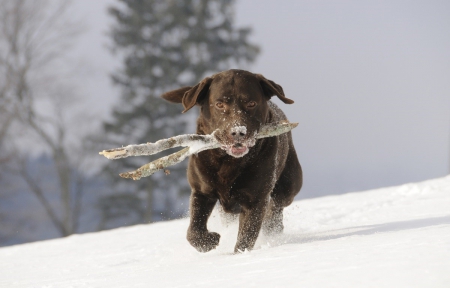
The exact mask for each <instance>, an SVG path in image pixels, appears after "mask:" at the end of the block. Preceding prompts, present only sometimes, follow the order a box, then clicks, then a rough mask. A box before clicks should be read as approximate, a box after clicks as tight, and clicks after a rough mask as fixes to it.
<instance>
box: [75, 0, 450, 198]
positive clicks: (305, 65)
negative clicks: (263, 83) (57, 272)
mask: <svg viewBox="0 0 450 288" xmlns="http://www.w3.org/2000/svg"><path fill="white" fill-rule="evenodd" d="M113 2H114V0H96V1H92V0H77V1H74V4H75V7H74V10H73V11H74V15H81V17H83V19H84V20H83V22H84V24H85V25H86V27H87V28H88V30H87V32H86V33H85V34H84V35H83V36H82V38H81V39H80V42H79V43H78V45H77V47H76V49H75V53H76V54H77V55H81V56H82V58H83V59H84V61H82V62H81V63H85V64H86V65H85V71H86V73H85V76H86V80H85V81H84V82H83V83H84V84H83V87H82V89H83V91H84V93H85V94H86V95H89V97H88V98H89V99H90V102H89V106H90V107H92V109H94V110H95V112H96V113H98V115H101V116H104V115H107V113H108V111H109V109H110V105H111V104H112V103H114V101H116V100H117V99H118V96H117V95H118V91H117V89H116V88H114V87H112V86H111V83H110V81H109V78H108V73H110V72H112V71H113V69H114V67H117V65H119V64H120V62H119V61H120V59H117V58H114V57H113V56H111V54H110V53H109V52H108V50H107V49H106V43H107V42H108V38H107V37H106V36H105V32H106V31H107V28H108V21H111V19H109V16H108V15H106V11H105V9H106V6H107V5H108V4H109V3H113ZM236 21H237V23H238V25H245V26H251V27H252V28H253V32H254V33H253V36H252V38H251V39H252V40H253V42H255V43H256V44H258V45H259V46H260V47H261V48H262V53H261V54H260V56H259V57H258V59H257V61H256V63H255V64H253V65H252V66H250V67H247V68H248V69H249V70H251V71H252V72H255V73H261V74H263V75H264V76H266V78H269V79H271V80H273V81H275V82H277V83H278V84H280V85H281V86H283V88H284V91H285V93H286V95H287V97H289V98H292V99H294V100H295V104H293V105H285V104H279V105H280V106H281V107H282V108H283V110H284V111H285V112H286V114H287V115H288V118H289V120H290V121H292V122H299V123H300V125H299V127H298V128H296V129H295V130H294V131H293V135H294V143H295V146H296V149H297V153H298V155H299V159H300V163H301V164H302V166H303V170H304V183H305V184H304V188H303V189H302V191H301V192H300V198H304V197H315V196H321V195H324V194H336V193H343V192H352V191H360V190H365V189H372V188H377V187H383V186H389V185H398V184H403V183H407V182H414V181H420V180H425V179H429V178H434V177H441V176H444V175H447V174H448V173H449V168H450V165H449V160H450V155H449V150H450V144H449V140H450V33H449V27H450V2H449V1H434V0H433V1H331V0H330V1H300V0H283V1H269V0H259V1H250V0H241V1H237V5H236ZM277 103H280V102H277ZM192 132H193V131H192Z"/></svg>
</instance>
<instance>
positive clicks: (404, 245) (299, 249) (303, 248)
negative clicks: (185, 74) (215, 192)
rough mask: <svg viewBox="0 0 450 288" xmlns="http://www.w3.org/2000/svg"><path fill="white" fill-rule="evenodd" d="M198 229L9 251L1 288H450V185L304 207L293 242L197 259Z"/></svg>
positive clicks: (215, 220)
mask: <svg viewBox="0 0 450 288" xmlns="http://www.w3.org/2000/svg"><path fill="white" fill-rule="evenodd" d="M187 226H188V220H187V219H182V220H176V221H171V222H165V223H157V224H152V225H140V226H134V227H130V228H122V229H116V230H111V231H106V232H100V233H92V234H84V235H75V236H71V237H68V238H65V239H59V240H50V241H44V242H38V243H32V244H25V245H18V246H13V247H7V248H2V249H0V287H47V288H50V287H51V288H53V287H65V288H66V287H215V288H217V287H243V285H246V287H450V176H448V177H445V178H440V179H435V180H430V181H426V182H422V183H417V184H406V185H403V186H398V187H392V188H385V189H378V190H372V191H366V192H359V193H350V194H345V195H340V196H329V197H323V198H316V199H309V200H303V201H299V202H295V203H294V204H293V205H291V206H290V207H289V208H288V209H287V210H286V212H285V233H284V235H282V236H279V237H277V238H272V239H266V238H264V237H260V238H259V239H258V242H257V245H256V249H255V250H253V251H251V252H247V253H243V254H237V255H234V254H232V251H233V247H234V243H235V239H236V235H237V224H236V223H232V224H229V225H228V226H227V225H225V223H224V221H223V220H222V219H221V218H220V216H219V215H218V214H217V213H215V214H214V215H213V216H212V218H211V220H210V230H212V231H216V232H219V233H220V234H221V235H222V238H221V242H220V245H219V247H218V248H217V249H216V250H213V251H211V252H209V253H206V254H201V253H198V252H196V250H194V248H192V247H191V246H190V245H189V244H188V242H187V241H186V240H185V232H186V229H187Z"/></svg>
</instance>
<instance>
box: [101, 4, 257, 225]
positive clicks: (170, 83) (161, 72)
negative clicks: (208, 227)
mask: <svg viewBox="0 0 450 288" xmlns="http://www.w3.org/2000/svg"><path fill="white" fill-rule="evenodd" d="M118 2H119V3H117V5H116V6H114V7H111V8H110V9H109V13H110V15H112V17H113V18H114V20H115V23H114V25H113V27H112V29H111V33H110V35H111V37H112V39H113V51H114V52H119V55H122V56H123V57H124V62H123V67H122V68H121V69H120V70H119V71H118V72H116V73H115V74H113V76H112V79H113V81H114V83H115V84H117V85H119V86H120V87H121V90H122V97H121V100H120V103H119V105H117V106H116V107H115V109H114V111H113V120H112V121H110V122H108V123H105V126H104V127H105V131H106V134H107V137H108V139H109V141H111V142H110V143H111V145H113V144H114V145H124V144H130V143H144V142H154V141H157V140H159V139H162V138H167V137H171V136H174V135H179V134H184V133H193V132H194V131H195V130H194V125H193V123H194V119H195V115H193V114H192V113H189V114H187V115H181V111H182V109H181V105H173V104H170V103H167V102H165V101H164V100H162V99H161V98H160V95H161V94H162V93H163V92H165V91H168V90H171V89H175V88H179V87H182V86H191V85H195V84H196V83H197V82H198V81H200V80H201V79H202V78H203V77H204V76H206V75H207V74H211V73H215V72H218V71H222V70H226V69H229V68H230V67H232V66H239V65H241V64H246V63H250V62H252V61H254V59H255V58H256V56H257V54H258V52H259V49H258V47H257V46H255V45H253V44H250V43H249V41H248V36H249V34H250V32H251V31H250V29H249V28H237V27H235V25H234V24H233V4H234V1H233V0H118ZM189 126H190V129H188V130H187V127H189ZM171 152H173V151H171ZM159 157H161V154H158V155H157V157H156V158H159ZM140 158H142V157H140ZM150 160H153V159H145V160H142V159H137V158H135V159H130V158H127V159H125V160H120V161H114V162H115V163H114V164H113V165H108V168H107V169H109V170H110V171H111V173H112V176H111V177H112V178H113V179H114V181H116V184H115V187H116V190H117V193H119V194H116V195H113V196H112V197H108V198H106V199H103V202H102V207H103V210H104V211H105V212H106V213H107V214H108V215H106V216H105V215H104V217H105V219H106V220H108V219H110V218H111V217H112V218H114V217H120V216H121V215H124V214H127V212H126V211H128V212H131V211H134V212H132V213H134V216H133V217H135V218H134V219H135V220H136V219H138V220H136V221H135V222H150V221H152V216H153V214H155V212H154V211H153V208H154V206H155V204H158V203H153V198H156V197H153V196H154V195H153V194H155V193H161V195H166V196H167V195H170V193H186V194H189V192H190V189H189V186H188V183H187V180H186V176H185V174H186V163H184V165H181V164H180V165H177V166H175V167H173V169H171V175H170V176H165V175H163V173H160V174H158V175H156V174H155V175H153V176H152V177H149V178H146V179H142V180H140V181H136V182H131V181H129V180H123V179H120V178H118V176H117V173H118V172H119V170H127V169H128V170H134V169H135V168H137V167H138V166H140V165H142V164H144V163H146V162H149V161H150ZM108 164H111V162H109V163H108ZM119 167H120V168H119ZM121 195H122V196H123V197H121ZM131 195H134V196H131ZM133 197H135V199H134V200H132V198H133ZM136 199H138V201H136ZM172 202H176V199H175V201H172ZM159 206H161V205H159ZM165 206H166V207H165V208H164V209H165V210H169V209H170V208H171V207H167V205H165ZM169 206H170V205H169ZM172 209H174V208H173V207H172ZM114 211H115V212H114ZM158 212H159V211H158ZM128 216H129V215H128ZM168 216H169V217H170V216H172V217H173V216H179V215H166V217H168ZM129 224H132V223H129Z"/></svg>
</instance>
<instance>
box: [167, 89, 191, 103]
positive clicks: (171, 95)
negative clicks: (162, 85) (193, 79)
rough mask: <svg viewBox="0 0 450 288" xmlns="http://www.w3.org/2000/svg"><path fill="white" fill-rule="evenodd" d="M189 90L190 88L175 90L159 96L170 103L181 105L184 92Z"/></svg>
mask: <svg viewBox="0 0 450 288" xmlns="http://www.w3.org/2000/svg"><path fill="white" fill-rule="evenodd" d="M190 89H192V86H186V87H182V88H178V89H176V90H172V91H169V92H166V93H164V94H163V95H161V97H162V98H163V99H165V100H167V101H169V102H172V103H181V101H182V100H183V96H184V93H186V91H189V90H190Z"/></svg>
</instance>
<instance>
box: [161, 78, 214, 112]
mask: <svg viewBox="0 0 450 288" xmlns="http://www.w3.org/2000/svg"><path fill="white" fill-rule="evenodd" d="M211 81H212V78H210V77H206V78H205V79H203V80H202V81H201V82H200V83H198V84H197V85H195V86H194V87H190V86H187V87H182V88H179V89H176V90H173V91H169V92H166V93H164V94H163V95H162V96H161V97H162V98H164V99H166V100H167V101H169V102H172V103H183V107H184V111H183V113H185V112H187V111H188V110H189V109H191V108H192V107H194V106H195V104H197V103H198V102H199V101H200V100H201V99H202V98H203V96H205V95H206V93H207V91H208V88H209V85H210V84H211Z"/></svg>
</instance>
